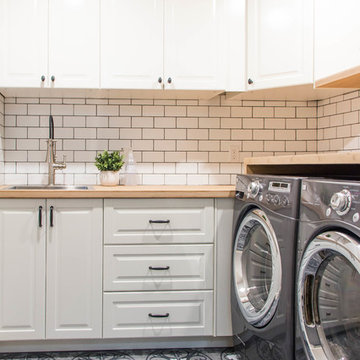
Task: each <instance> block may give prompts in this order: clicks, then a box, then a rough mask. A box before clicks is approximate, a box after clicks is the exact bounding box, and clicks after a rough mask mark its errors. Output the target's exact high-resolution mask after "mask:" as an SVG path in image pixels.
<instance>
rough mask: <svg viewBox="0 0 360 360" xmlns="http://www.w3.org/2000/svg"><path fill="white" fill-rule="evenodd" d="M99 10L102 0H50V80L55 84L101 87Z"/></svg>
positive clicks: (61, 85)
mask: <svg viewBox="0 0 360 360" xmlns="http://www.w3.org/2000/svg"><path fill="white" fill-rule="evenodd" d="M99 12H100V5H99V0H76V1H75V0H50V1H49V77H50V78H49V80H50V84H52V83H53V86H55V87H61V88H98V87H99V26H100V25H99V22H100V19H99ZM52 79H54V80H52Z"/></svg>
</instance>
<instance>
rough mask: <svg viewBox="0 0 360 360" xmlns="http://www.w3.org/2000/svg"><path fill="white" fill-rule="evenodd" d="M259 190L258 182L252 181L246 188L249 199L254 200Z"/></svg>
mask: <svg viewBox="0 0 360 360" xmlns="http://www.w3.org/2000/svg"><path fill="white" fill-rule="evenodd" d="M260 189H261V185H260V183H259V182H258V181H252V182H251V183H250V184H249V185H248V188H247V191H248V195H249V196H250V197H251V198H256V196H257V195H258V193H259V191H260Z"/></svg>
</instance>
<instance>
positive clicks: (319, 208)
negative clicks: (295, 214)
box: [300, 180, 360, 225]
mask: <svg viewBox="0 0 360 360" xmlns="http://www.w3.org/2000/svg"><path fill="white" fill-rule="evenodd" d="M300 212H301V213H302V215H301V218H302V220H305V221H311V220H315V221H316V220H325V219H328V220H341V221H344V222H348V223H350V224H356V223H358V224H359V225H360V222H359V220H360V215H359V214H360V182H354V181H353V182H351V181H338V180H304V181H303V184H302V189H301V211H300Z"/></svg>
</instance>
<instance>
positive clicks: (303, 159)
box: [244, 152, 360, 168]
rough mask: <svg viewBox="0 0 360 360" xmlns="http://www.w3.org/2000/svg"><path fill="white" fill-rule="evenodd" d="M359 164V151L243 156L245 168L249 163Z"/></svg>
mask: <svg viewBox="0 0 360 360" xmlns="http://www.w3.org/2000/svg"><path fill="white" fill-rule="evenodd" d="M322 164H323V165H331V164H357V165H360V152H343V153H331V154H304V155H281V156H266V157H252V158H245V159H244V165H245V168H246V167H247V166H251V165H264V166H266V165H322Z"/></svg>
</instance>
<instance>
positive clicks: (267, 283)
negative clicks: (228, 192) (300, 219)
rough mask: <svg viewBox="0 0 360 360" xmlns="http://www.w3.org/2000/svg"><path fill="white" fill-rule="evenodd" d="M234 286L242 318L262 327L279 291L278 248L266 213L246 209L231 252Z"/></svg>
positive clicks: (277, 298) (271, 315)
mask: <svg viewBox="0 0 360 360" xmlns="http://www.w3.org/2000/svg"><path fill="white" fill-rule="evenodd" d="M233 272H234V286H235V290H236V291H235V292H236V297H237V301H238V304H239V307H240V310H241V312H242V314H243V316H244V317H245V319H246V321H247V322H248V323H250V324H252V325H253V326H256V327H263V326H265V325H266V324H267V323H268V322H269V321H270V320H271V318H272V317H273V315H274V313H275V310H276V307H277V303H278V300H279V295H280V290H281V259H280V251H279V246H278V243H277V239H276V236H275V232H274V229H273V228H272V226H271V224H270V222H269V219H268V218H267V216H266V214H265V213H264V212H263V211H261V210H260V209H253V210H251V211H249V212H248V213H247V214H246V216H245V217H244V218H243V220H242V221H241V223H240V226H239V229H238V231H237V234H236V238H235V244H234V254H233Z"/></svg>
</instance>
